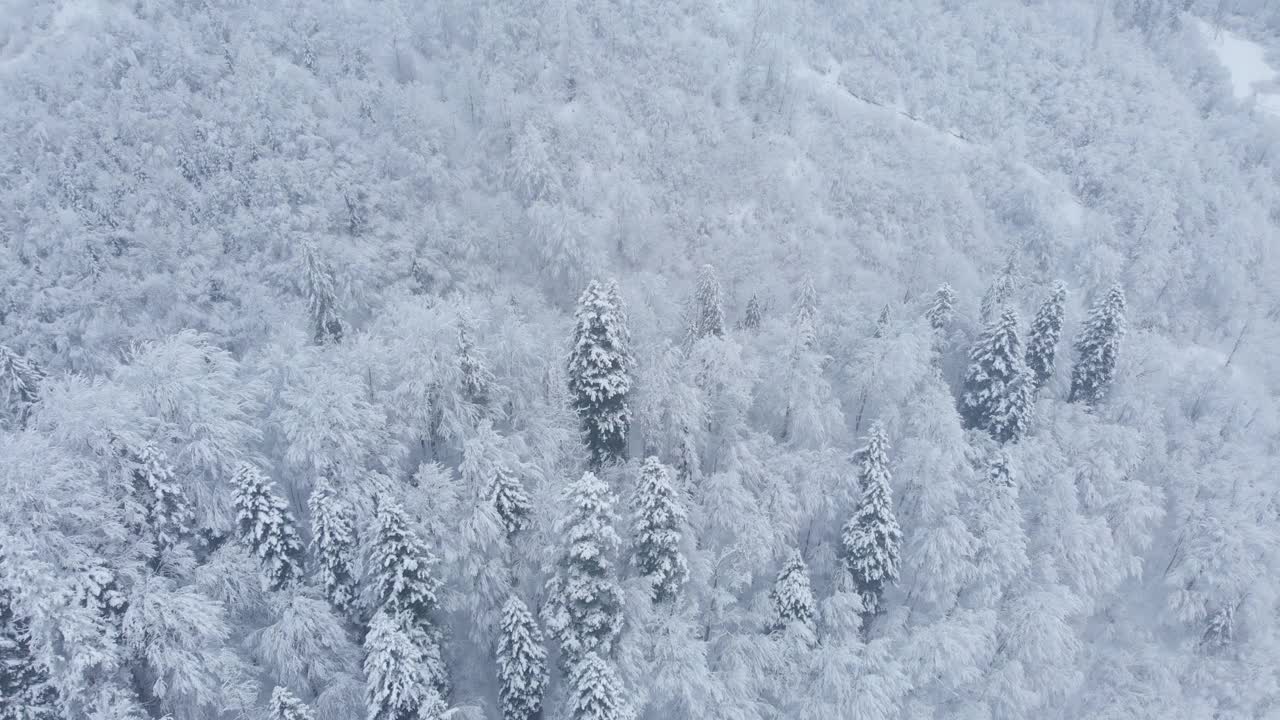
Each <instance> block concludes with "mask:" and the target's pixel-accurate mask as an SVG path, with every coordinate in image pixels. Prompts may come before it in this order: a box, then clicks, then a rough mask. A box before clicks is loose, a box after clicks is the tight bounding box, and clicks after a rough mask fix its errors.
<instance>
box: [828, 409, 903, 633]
mask: <svg viewBox="0 0 1280 720" xmlns="http://www.w3.org/2000/svg"><path fill="white" fill-rule="evenodd" d="M888 450H889V440H888V438H887V437H886V436H885V431H884V425H883V424H881V423H879V422H877V423H875V424H874V425H872V426H871V432H870V433H869V434H868V436H867V441H866V445H865V446H864V447H863V448H862V449H861V450H859V451H858V453H857V456H856V459H857V463H858V486H859V492H860V494H861V499H860V500H859V502H858V508H857V510H856V511H855V512H854V514H853V517H851V518H850V519H849V522H848V523H846V524H845V526H844V532H843V534H842V535H841V538H840V549H841V555H842V557H843V559H844V563H845V568H846V569H847V570H848V571H849V574H850V575H851V576H852V577H853V584H854V588H855V589H856V590H857V592H858V594H859V595H860V596H861V597H862V606H863V608H865V610H866V612H868V613H871V614H875V613H877V612H879V610H880V602H881V597H882V595H883V594H884V588H885V586H886V585H889V584H891V583H894V582H897V580H898V567H899V557H900V552H901V546H902V530H901V529H900V528H899V527H898V520H897V518H896V517H895V515H894V512H893V491H892V489H891V488H890V487H889V479H890V478H889V455H888Z"/></svg>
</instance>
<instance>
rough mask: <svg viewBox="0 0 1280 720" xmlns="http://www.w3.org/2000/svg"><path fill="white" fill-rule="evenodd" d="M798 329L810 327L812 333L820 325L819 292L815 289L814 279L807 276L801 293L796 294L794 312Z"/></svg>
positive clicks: (801, 284)
mask: <svg viewBox="0 0 1280 720" xmlns="http://www.w3.org/2000/svg"><path fill="white" fill-rule="evenodd" d="M793 314H794V315H795V324H796V326H797V327H808V328H809V331H810V332H814V331H815V330H816V327H817V324H818V290H817V288H816V287H814V284H813V278H812V277H810V276H806V277H805V278H804V280H802V281H801V282H800V291H799V293H797V294H796V304H795V308H794V310H793Z"/></svg>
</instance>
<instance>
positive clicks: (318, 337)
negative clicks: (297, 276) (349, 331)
mask: <svg viewBox="0 0 1280 720" xmlns="http://www.w3.org/2000/svg"><path fill="white" fill-rule="evenodd" d="M302 288H303V292H304V293H305V294H306V298H307V310H308V311H309V312H310V314H311V335H312V339H313V340H314V341H315V343H316V344H317V345H330V344H335V343H339V342H342V336H343V335H344V334H345V332H346V327H345V325H344V324H343V322H342V318H341V317H340V316H339V314H338V291H337V283H336V282H335V281H334V278H333V269H332V268H331V267H330V266H329V264H328V263H327V262H325V261H324V259H323V258H321V257H320V253H319V250H318V249H317V248H316V246H315V245H314V244H312V243H311V242H306V243H303V246H302Z"/></svg>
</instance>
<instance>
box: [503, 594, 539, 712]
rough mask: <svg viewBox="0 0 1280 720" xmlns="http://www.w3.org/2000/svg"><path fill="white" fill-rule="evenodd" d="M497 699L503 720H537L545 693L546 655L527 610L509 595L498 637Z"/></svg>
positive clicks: (536, 625) (535, 625)
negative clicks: (500, 704) (500, 706)
mask: <svg viewBox="0 0 1280 720" xmlns="http://www.w3.org/2000/svg"><path fill="white" fill-rule="evenodd" d="M498 681H499V684H500V687H499V689H498V698H499V700H500V701H501V703H502V718H503V720H538V719H539V718H541V717H542V698H543V695H545V694H546V691H547V651H546V650H545V649H543V646H542V630H541V628H539V627H538V623H537V621H536V620H534V618H533V615H532V614H531V613H530V612H529V608H528V607H527V606H525V604H524V602H523V601H521V600H520V598H519V597H517V596H515V595H512V596H511V598H510V599H509V600H507V602H506V605H504V606H503V608H502V634H501V635H500V636H499V637H498Z"/></svg>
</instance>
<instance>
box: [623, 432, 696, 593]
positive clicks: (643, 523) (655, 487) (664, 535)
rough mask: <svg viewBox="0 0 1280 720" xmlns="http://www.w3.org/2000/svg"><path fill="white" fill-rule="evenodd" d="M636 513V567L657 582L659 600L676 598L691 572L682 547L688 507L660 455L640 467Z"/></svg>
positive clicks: (654, 583) (655, 590)
mask: <svg viewBox="0 0 1280 720" xmlns="http://www.w3.org/2000/svg"><path fill="white" fill-rule="evenodd" d="M634 513H635V516H634V520H633V522H632V531H633V534H634V537H635V550H634V554H635V564H636V567H637V568H638V569H639V570H640V574H641V575H644V576H646V577H648V578H649V579H650V581H651V582H652V583H653V590H652V592H653V601H654V602H655V603H662V602H667V601H669V600H674V599H675V598H676V596H677V595H678V594H679V592H680V587H681V586H682V585H683V584H684V581H685V579H686V578H687V577H688V575H689V567H688V563H687V562H686V561H685V557H684V553H683V552H682V551H681V549H680V534H681V532H682V531H683V526H684V520H685V509H684V506H683V505H682V504H681V502H680V497H679V495H678V494H677V493H676V489H675V488H674V487H673V486H672V484H671V475H670V473H668V472H667V468H666V467H665V466H664V465H662V463H660V462H658V458H656V457H649V458H646V459H645V461H644V466H643V467H641V468H640V482H639V484H638V485H637V487H636V492H635V509H634Z"/></svg>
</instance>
